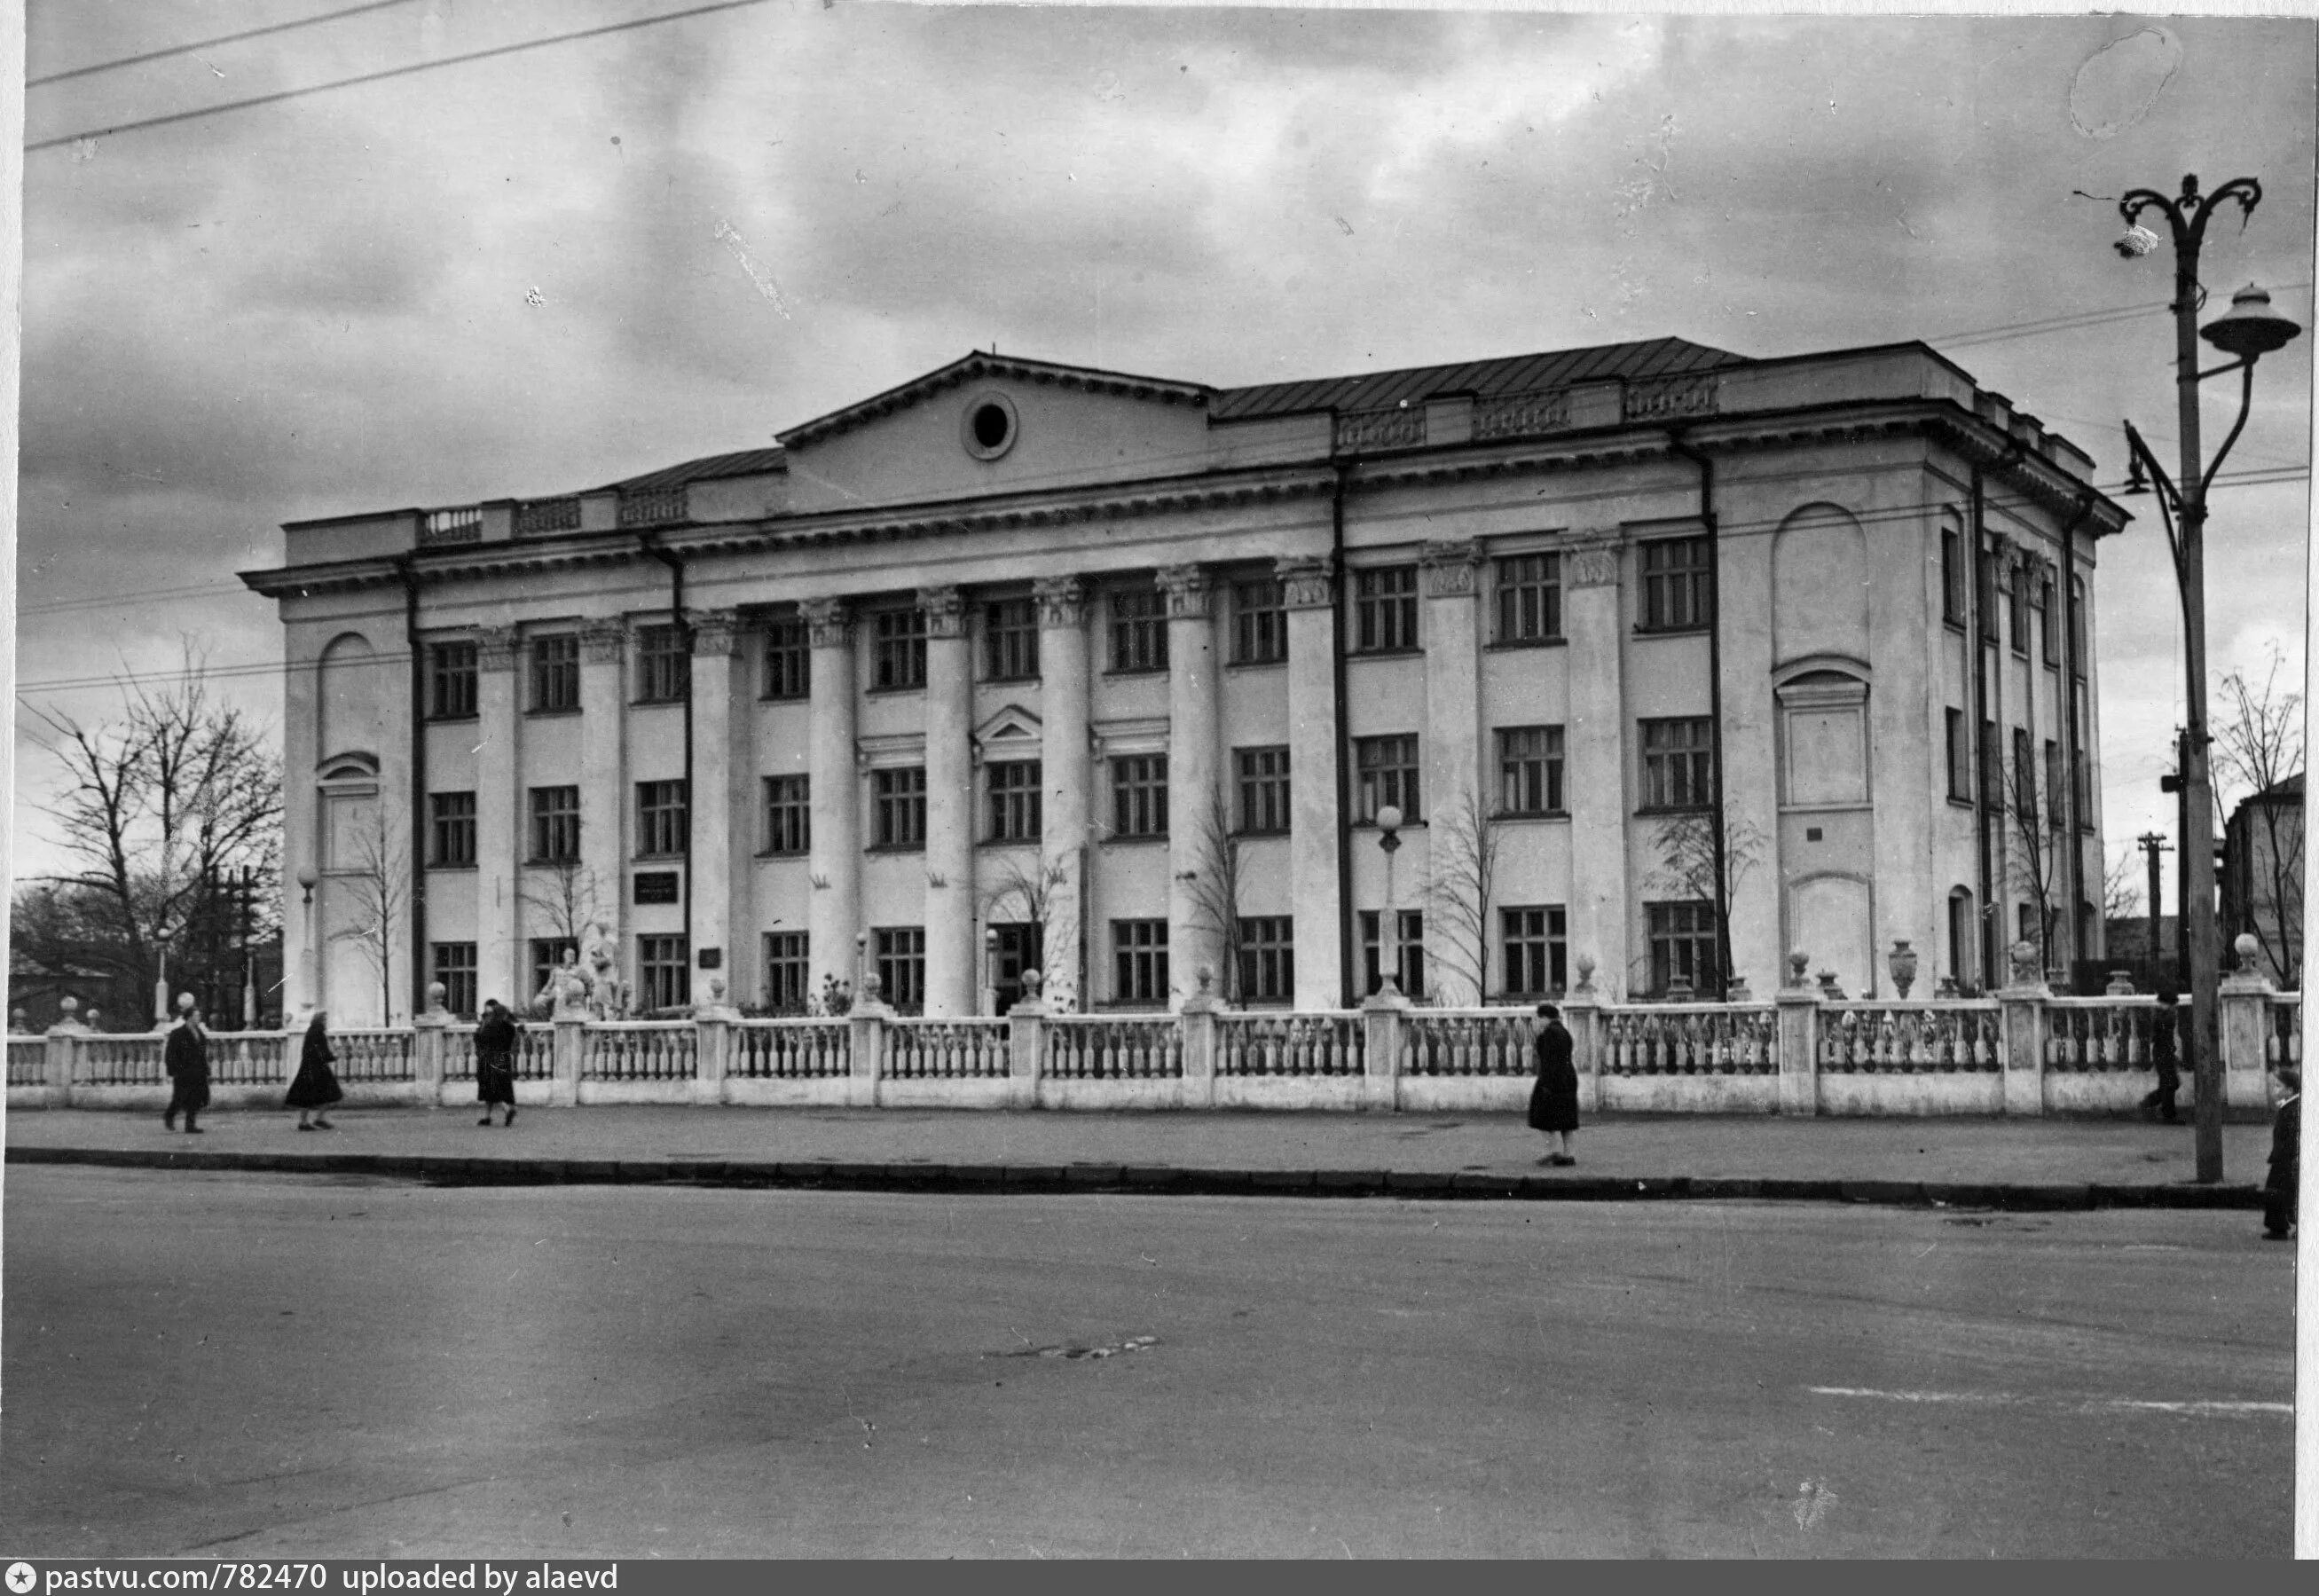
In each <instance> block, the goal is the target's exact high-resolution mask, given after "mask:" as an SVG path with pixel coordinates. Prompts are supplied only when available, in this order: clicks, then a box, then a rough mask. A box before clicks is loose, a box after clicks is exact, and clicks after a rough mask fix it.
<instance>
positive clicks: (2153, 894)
mask: <svg viewBox="0 0 2319 1596" xmlns="http://www.w3.org/2000/svg"><path fill="white" fill-rule="evenodd" d="M2173 845H2174V844H2173V843H2170V842H2168V841H2167V840H2166V836H2165V834H2164V833H2162V832H2155V831H2146V832H2143V834H2141V835H2140V836H2138V837H2136V838H2134V846H2135V847H2137V848H2139V849H2141V850H2142V851H2143V852H2144V853H2147V854H2148V855H2149V856H2150V946H2149V949H2148V952H2147V957H2148V958H2149V960H2150V963H2151V964H2152V966H2153V967H2154V966H2156V965H2159V964H2161V963H2163V962H2164V961H2165V959H2166V942H2165V938H2164V937H2163V936H2162V935H2161V934H2160V930H2159V928H2160V927H2161V925H2162V924H2164V923H2165V916H2164V915H2161V913H2160V912H2159V909H2160V906H2161V904H2162V903H2163V902H2164V901H2165V900H2164V899H2163V898H2161V897H2159V896H2158V856H2159V855H2160V854H2161V853H2163V852H2166V851H2167V850H2168V849H2169V848H2171V847H2172V846H2173Z"/></svg>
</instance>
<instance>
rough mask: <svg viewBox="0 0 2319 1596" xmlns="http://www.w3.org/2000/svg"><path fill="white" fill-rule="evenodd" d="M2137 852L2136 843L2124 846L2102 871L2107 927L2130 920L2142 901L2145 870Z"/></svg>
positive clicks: (2103, 908)
mask: <svg viewBox="0 0 2319 1596" xmlns="http://www.w3.org/2000/svg"><path fill="white" fill-rule="evenodd" d="M2134 852H2135V850H2134V844H2133V843H2125V845H2123V846H2122V847H2121V848H2120V849H2119V850H2118V852H2116V853H2114V854H2112V855H2111V856H2110V860H2109V863H2108V866H2107V868H2106V869H2105V870H2103V871H2102V919H2103V921H2104V922H2105V923H2107V924H2116V923H2117V922H2118V921H2120V920H2124V919H2125V918H2127V917H2128V916H2129V915H2132V914H2133V913H2134V906H2135V905H2136V904H2139V903H2140V902H2141V901H2142V878H2143V869H2142V863H2141V861H2138V860H2136V859H2135V858H2134ZM2091 956H2092V955H2090V954H2089V955H2087V957H2089V958H2090V957H2091Z"/></svg>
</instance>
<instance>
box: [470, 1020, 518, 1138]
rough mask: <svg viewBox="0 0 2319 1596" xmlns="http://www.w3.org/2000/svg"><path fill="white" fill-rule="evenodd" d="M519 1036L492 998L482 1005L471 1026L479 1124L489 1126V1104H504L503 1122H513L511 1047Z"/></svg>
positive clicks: (514, 1025) (514, 1026) (512, 1055)
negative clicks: (478, 1017)
mask: <svg viewBox="0 0 2319 1596" xmlns="http://www.w3.org/2000/svg"><path fill="white" fill-rule="evenodd" d="M520 1034H521V1033H520V1032H519V1031H518V1030H517V1029H516V1023H515V1020H514V1017H513V1016H511V1015H510V1014H509V1013H508V1012H507V1009H506V1007H505V1005H502V1004H501V1002H500V1000H499V999H498V998H496V997H493V998H491V999H489V1000H487V1001H486V1002H485V1003H484V1005H483V1019H482V1021H481V1022H480V1023H478V1024H477V1025H476V1026H475V1096H476V1098H477V1100H478V1101H480V1102H481V1103H482V1104H483V1118H481V1119H479V1120H477V1121H476V1122H475V1123H477V1124H479V1125H488V1124H490V1123H492V1104H494V1103H499V1104H504V1105H506V1107H507V1123H509V1124H510V1125H512V1124H514V1123H515V1048H516V1042H517V1040H518V1039H519V1035H520Z"/></svg>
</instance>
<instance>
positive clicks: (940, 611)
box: [918, 587, 966, 637]
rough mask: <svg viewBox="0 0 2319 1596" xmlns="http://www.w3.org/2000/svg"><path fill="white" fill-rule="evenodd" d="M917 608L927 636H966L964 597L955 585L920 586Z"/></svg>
mask: <svg viewBox="0 0 2319 1596" xmlns="http://www.w3.org/2000/svg"><path fill="white" fill-rule="evenodd" d="M918 609H919V612H920V613H921V614H923V615H924V616H925V618H926V636H929V637H963V636H966V597H965V595H964V594H963V593H961V591H959V590H958V589H957V588H956V587H941V588H920V589H919V590H918Z"/></svg>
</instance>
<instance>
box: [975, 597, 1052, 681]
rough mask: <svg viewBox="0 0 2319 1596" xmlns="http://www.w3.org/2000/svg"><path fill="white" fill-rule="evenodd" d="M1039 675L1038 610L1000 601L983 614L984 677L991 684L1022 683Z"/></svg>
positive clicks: (1024, 601)
mask: <svg viewBox="0 0 2319 1596" xmlns="http://www.w3.org/2000/svg"><path fill="white" fill-rule="evenodd" d="M1038 673H1039V606H1038V604H1037V603H1036V602H1035V601H1034V600H1030V599H1001V600H998V601H997V603H995V604H987V605H985V606H983V610H982V674H983V676H984V677H985V678H986V679H987V680H988V681H1027V680H1028V679H1030V678H1032V677H1033V676H1036V675H1037V674H1038Z"/></svg>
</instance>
